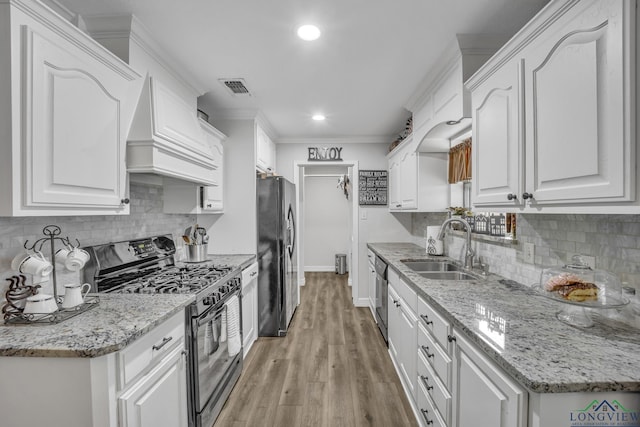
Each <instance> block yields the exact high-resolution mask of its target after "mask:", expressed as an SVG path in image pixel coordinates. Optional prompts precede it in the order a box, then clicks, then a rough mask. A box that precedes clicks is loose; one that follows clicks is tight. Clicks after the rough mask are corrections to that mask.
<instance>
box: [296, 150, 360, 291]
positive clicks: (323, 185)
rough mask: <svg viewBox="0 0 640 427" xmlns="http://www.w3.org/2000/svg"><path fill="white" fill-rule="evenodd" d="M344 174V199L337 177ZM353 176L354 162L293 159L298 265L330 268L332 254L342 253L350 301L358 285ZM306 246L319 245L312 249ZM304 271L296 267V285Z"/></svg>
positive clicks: (356, 215)
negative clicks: (311, 228)
mask: <svg viewBox="0 0 640 427" xmlns="http://www.w3.org/2000/svg"><path fill="white" fill-rule="evenodd" d="M345 175H346V176H347V177H348V178H349V198H348V199H347V198H346V197H345V195H344V193H343V192H342V189H341V188H339V187H338V182H339V179H340V177H344V176H345ZM357 177H358V162H357V161H347V160H345V161H342V162H321V163H320V162H294V178H295V179H294V180H295V184H296V192H297V207H298V218H299V219H300V220H299V221H298V224H297V230H296V231H297V233H298V234H297V235H298V236H299V238H298V242H299V245H298V249H297V251H298V254H297V255H298V262H299V266H300V267H312V268H314V269H316V270H315V271H329V270H331V271H333V269H334V262H335V258H334V257H335V254H336V253H345V254H346V255H347V265H348V283H349V285H350V286H351V292H352V300H353V301H355V296H356V295H357V288H358V255H359V254H358V196H357V195H358V182H357V181H358V180H357ZM332 207H333V209H332ZM313 224H315V225H317V227H318V230H309V226H311V225H313ZM332 227H333V228H334V229H331V228H332ZM321 230H324V232H323V231H321ZM310 245H318V246H319V247H317V248H312V247H311V246H310ZM304 270H305V268H299V269H298V283H300V285H304V281H305V279H304Z"/></svg>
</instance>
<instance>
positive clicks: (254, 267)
mask: <svg viewBox="0 0 640 427" xmlns="http://www.w3.org/2000/svg"><path fill="white" fill-rule="evenodd" d="M257 277H258V263H257V262H254V263H253V264H251V265H250V266H249V267H247V268H245V269H244V270H242V286H243V287H244V286H246V285H248V284H249V283H251V280H253V279H254V278H257Z"/></svg>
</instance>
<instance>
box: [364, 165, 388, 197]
mask: <svg viewBox="0 0 640 427" xmlns="http://www.w3.org/2000/svg"><path fill="white" fill-rule="evenodd" d="M358 187H359V193H360V194H359V198H358V199H359V203H360V205H361V206H363V205H386V204H387V188H388V180H387V171H386V170H361V171H359V177H358Z"/></svg>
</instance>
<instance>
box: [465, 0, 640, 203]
mask: <svg viewBox="0 0 640 427" xmlns="http://www.w3.org/2000/svg"><path fill="white" fill-rule="evenodd" d="M636 15H637V12H636V2H635V1H619V0H585V1H580V2H573V1H562V2H561V1H558V2H550V3H549V5H548V6H547V7H546V8H545V9H544V11H543V12H541V13H540V14H539V15H537V16H536V18H534V21H532V22H531V23H530V24H528V26H527V27H525V28H526V30H524V31H523V32H521V33H519V34H518V35H516V36H515V37H514V39H512V41H510V42H508V43H507V44H506V45H505V47H503V49H502V50H501V51H500V52H499V53H498V54H497V55H496V56H494V57H493V58H491V59H490V60H489V61H488V62H487V63H486V64H485V66H484V68H483V69H481V71H479V72H478V73H477V74H476V75H474V76H473V77H472V78H471V79H470V80H469V81H468V82H467V84H468V86H469V87H470V88H471V90H472V94H473V120H474V123H473V151H474V157H473V188H474V191H473V195H474V200H473V204H474V205H475V206H500V207H514V208H519V209H520V210H522V211H524V212H539V211H546V212H563V213H566V212H584V213H590V212H593V213H622V212H629V211H630V212H636V210H637V206H638V205H640V203H639V201H638V200H637V178H636V169H637V164H636V163H637V160H638V158H640V157H638V156H637V151H635V144H636V133H635V132H636V131H635V127H636V125H635V123H636V121H637V118H638V115H637V110H636V109H635V103H636V97H637V91H636V84H637V79H638V77H637V71H636V55H637V40H636V39H637V36H636V28H635V27H636V22H635V21H636ZM625 208H626V209H625ZM634 208H635V210H634Z"/></svg>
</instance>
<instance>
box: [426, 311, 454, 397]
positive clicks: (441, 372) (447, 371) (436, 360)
mask: <svg viewBox="0 0 640 427" xmlns="http://www.w3.org/2000/svg"><path fill="white" fill-rule="evenodd" d="M418 352H419V353H421V354H422V355H423V356H424V358H425V360H426V361H427V362H429V365H431V368H432V369H433V370H434V371H435V373H436V375H437V376H438V377H439V378H440V380H441V381H442V382H443V383H444V385H445V386H446V387H447V389H449V390H451V370H452V369H453V363H452V361H451V358H450V357H449V355H448V354H447V353H445V352H444V351H443V350H442V348H440V346H439V345H438V344H436V343H435V341H434V340H433V338H432V337H431V334H429V332H428V331H427V330H426V329H425V328H424V326H423V324H422V323H420V324H419V325H418Z"/></svg>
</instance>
